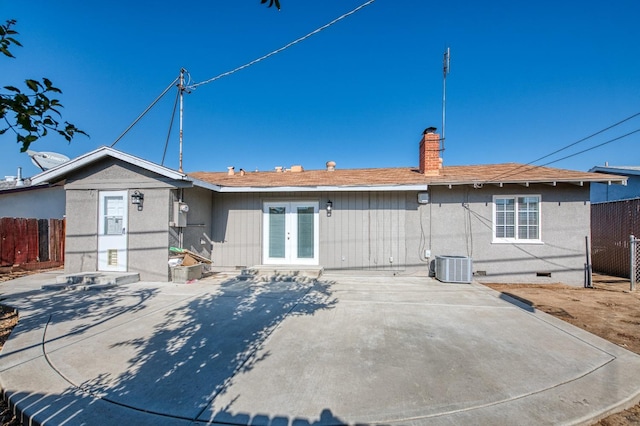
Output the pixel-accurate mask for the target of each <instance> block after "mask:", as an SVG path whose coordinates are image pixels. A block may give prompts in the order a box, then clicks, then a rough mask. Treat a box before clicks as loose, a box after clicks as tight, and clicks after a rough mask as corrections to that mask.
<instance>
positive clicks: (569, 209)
mask: <svg viewBox="0 0 640 426" xmlns="http://www.w3.org/2000/svg"><path fill="white" fill-rule="evenodd" d="M440 152H441V151H440V137H439V135H438V134H437V133H435V129H434V128H429V129H427V130H425V132H424V134H423V136H422V139H421V141H420V144H419V161H418V163H419V166H418V167H396V168H376V169H340V168H339V167H338V166H336V164H335V163H334V162H331V161H330V162H327V167H326V169H322V170H304V168H303V167H301V166H292V167H290V168H288V169H284V168H280V167H278V168H276V169H275V170H274V171H263V172H245V171H243V170H239V171H237V172H236V171H235V169H234V168H232V167H230V168H229V170H228V171H227V172H196V173H189V174H186V173H182V172H179V171H175V170H171V169H168V168H165V167H162V166H159V165H157V164H154V163H151V162H148V161H146V160H143V159H140V158H137V157H134V156H131V155H128V154H125V153H123V152H120V151H117V150H114V149H111V148H107V147H102V148H99V149H97V150H95V151H93V152H90V153H88V154H86V155H83V156H81V157H78V158H76V159H73V160H71V161H69V162H67V163H64V164H62V165H60V166H58V167H55V168H53V169H50V170H47V171H45V172H43V173H41V174H39V175H37V176H35V177H34V178H33V182H34V183H36V184H37V183H43V182H48V183H57V182H64V187H65V190H66V194H67V197H66V200H67V201H66V212H67V238H66V246H65V247H66V264H65V268H66V271H67V272H83V271H96V270H127V271H134V272H139V273H140V277H141V279H143V280H154V281H167V280H168V279H169V274H168V267H167V261H168V256H169V254H168V247H170V246H179V247H183V248H186V249H189V250H192V251H195V252H198V253H199V254H201V255H203V256H206V257H208V258H210V259H211V260H212V262H213V266H214V268H218V269H239V268H244V267H252V266H256V265H273V266H274V267H287V268H295V267H300V268H302V267H304V266H312V267H313V266H315V267H320V268H324V269H325V270H344V271H347V270H349V271H351V270H355V271H370V270H375V271H388V272H390V273H398V274H400V273H401V274H425V275H426V274H427V273H428V272H429V270H430V269H432V264H433V261H434V259H436V257H437V256H451V257H452V258H453V257H462V258H465V259H470V260H471V261H472V265H473V274H474V275H475V277H476V279H479V280H486V281H493V282H537V281H543V282H565V283H569V284H582V282H583V277H584V275H583V274H584V264H585V259H586V254H585V237H587V236H589V234H590V201H589V195H590V194H589V187H590V185H591V184H592V183H594V182H601V183H609V182H611V183H624V182H625V181H626V178H625V177H621V176H615V175H604V174H599V173H588V172H578V171H571V170H562V169H554V168H548V167H535V166H528V165H522V164H514V163H508V164H496V165H476V166H443V164H442V160H441V158H440Z"/></svg>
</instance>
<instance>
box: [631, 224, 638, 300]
mask: <svg viewBox="0 0 640 426" xmlns="http://www.w3.org/2000/svg"><path fill="white" fill-rule="evenodd" d="M637 243H638V240H636V237H634V236H633V235H631V236H629V248H630V249H631V256H630V258H631V265H630V267H631V270H630V271H629V278H631V280H630V281H631V288H630V290H631V291H633V290H635V289H636V268H637V266H638V265H637V259H636V251H637V250H636V244H637Z"/></svg>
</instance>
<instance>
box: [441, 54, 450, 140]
mask: <svg viewBox="0 0 640 426" xmlns="http://www.w3.org/2000/svg"><path fill="white" fill-rule="evenodd" d="M449 55H450V49H449V48H448V47H447V50H445V52H444V58H443V60H442V143H441V144H440V150H441V151H444V140H445V137H446V135H445V131H446V129H445V124H446V121H445V118H446V113H447V74H449V63H450V56H449Z"/></svg>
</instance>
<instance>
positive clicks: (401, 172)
mask: <svg viewBox="0 0 640 426" xmlns="http://www.w3.org/2000/svg"><path fill="white" fill-rule="evenodd" d="M189 176H190V177H191V178H194V179H198V180H201V181H204V182H207V183H210V184H213V185H218V186H221V187H223V188H224V187H229V188H276V187H317V186H329V187H345V186H346V187H349V186H358V187H367V186H385V185H423V184H424V185H467V184H507V183H516V184H527V183H551V184H553V183H560V182H568V183H576V184H581V183H583V182H612V183H614V182H615V183H622V182H623V181H625V180H626V178H625V177H623V176H613V175H605V174H600V173H589V172H578V171H573V170H565V169H556V168H550V167H538V166H528V165H523V164H517V163H505V164H490V165H476V166H446V167H443V168H442V169H441V170H440V174H439V175H437V176H428V175H423V174H421V173H420V172H419V171H418V169H417V168H414V167H397V168H378V169H336V170H335V171H327V170H305V171H302V172H297V173H296V172H290V171H286V172H275V171H269V172H246V173H245V175H244V176H242V175H241V174H240V173H237V172H236V173H235V174H234V175H229V174H228V173H226V172H194V173H189Z"/></svg>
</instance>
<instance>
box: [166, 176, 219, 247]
mask: <svg viewBox="0 0 640 426" xmlns="http://www.w3.org/2000/svg"><path fill="white" fill-rule="evenodd" d="M180 191H181V190H175V191H172V202H176V201H178V200H179V199H180ZM182 201H183V202H184V203H186V204H187V205H188V206H189V212H188V213H187V226H186V227H184V228H178V227H171V228H170V229H169V233H170V244H171V246H173V247H180V246H182V247H181V248H185V249H188V250H191V251H192V252H194V253H198V254H199V255H201V256H204V257H206V258H208V259H210V258H211V252H212V246H213V240H212V238H211V221H212V217H213V213H212V206H213V193H212V192H211V191H209V190H207V189H203V188H188V189H184V190H182ZM172 206H173V204H172ZM170 216H171V219H170V220H173V207H171V212H170Z"/></svg>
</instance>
